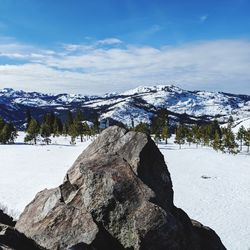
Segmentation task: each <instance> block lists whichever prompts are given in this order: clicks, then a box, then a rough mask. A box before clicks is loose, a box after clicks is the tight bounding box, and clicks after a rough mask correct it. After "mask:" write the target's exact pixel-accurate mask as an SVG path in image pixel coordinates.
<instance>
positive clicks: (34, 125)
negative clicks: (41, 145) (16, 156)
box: [24, 118, 40, 144]
mask: <svg viewBox="0 0 250 250" xmlns="http://www.w3.org/2000/svg"><path fill="white" fill-rule="evenodd" d="M39 131H40V125H39V123H38V121H37V120H35V119H34V118H32V119H31V121H30V124H29V127H28V129H27V135H26V136H25V138H24V141H25V142H29V141H34V143H35V144H36V141H37V137H38V135H39Z"/></svg>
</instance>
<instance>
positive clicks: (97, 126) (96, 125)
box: [92, 115, 100, 134]
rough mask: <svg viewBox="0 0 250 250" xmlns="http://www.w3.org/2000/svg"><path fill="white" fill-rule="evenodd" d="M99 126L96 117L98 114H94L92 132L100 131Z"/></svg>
mask: <svg viewBox="0 0 250 250" xmlns="http://www.w3.org/2000/svg"><path fill="white" fill-rule="evenodd" d="M99 126H100V122H99V119H98V115H96V116H95V118H94V121H93V127H92V132H93V134H97V133H99V131H100V129H99Z"/></svg>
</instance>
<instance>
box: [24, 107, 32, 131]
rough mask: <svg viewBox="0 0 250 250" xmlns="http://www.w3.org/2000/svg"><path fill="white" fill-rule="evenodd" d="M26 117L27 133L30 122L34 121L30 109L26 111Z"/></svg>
mask: <svg viewBox="0 0 250 250" xmlns="http://www.w3.org/2000/svg"><path fill="white" fill-rule="evenodd" d="M25 116H26V118H25V122H26V127H25V131H27V129H28V127H29V124H30V121H31V119H32V117H31V112H30V109H27V110H26V113H25Z"/></svg>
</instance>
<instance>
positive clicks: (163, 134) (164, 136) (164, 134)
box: [161, 125, 169, 144]
mask: <svg viewBox="0 0 250 250" xmlns="http://www.w3.org/2000/svg"><path fill="white" fill-rule="evenodd" d="M161 137H162V139H163V140H165V144H168V137H169V131H168V127H167V126H166V125H165V126H164V127H163V128H162V132H161Z"/></svg>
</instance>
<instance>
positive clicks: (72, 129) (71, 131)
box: [68, 122, 78, 144]
mask: <svg viewBox="0 0 250 250" xmlns="http://www.w3.org/2000/svg"><path fill="white" fill-rule="evenodd" d="M68 133H69V135H70V136H71V144H75V140H76V137H77V136H78V131H77V126H76V123H75V122H73V123H72V124H71V125H70V127H69V129H68Z"/></svg>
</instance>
